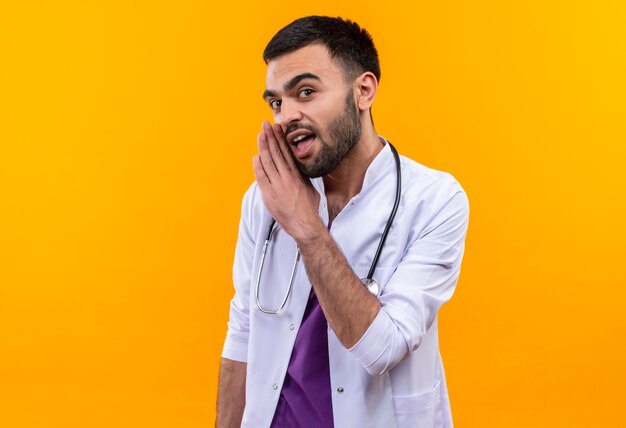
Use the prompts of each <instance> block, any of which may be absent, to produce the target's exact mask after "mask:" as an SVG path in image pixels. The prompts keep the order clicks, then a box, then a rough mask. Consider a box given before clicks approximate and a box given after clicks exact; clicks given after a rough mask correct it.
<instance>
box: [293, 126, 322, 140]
mask: <svg viewBox="0 0 626 428" xmlns="http://www.w3.org/2000/svg"><path fill="white" fill-rule="evenodd" d="M298 129H306V130H307V131H311V132H313V133H314V134H315V135H319V130H318V129H317V127H316V126H314V125H310V124H308V123H290V124H289V125H287V127H286V128H285V138H287V137H288V136H289V134H291V133H292V132H294V131H297V130H298Z"/></svg>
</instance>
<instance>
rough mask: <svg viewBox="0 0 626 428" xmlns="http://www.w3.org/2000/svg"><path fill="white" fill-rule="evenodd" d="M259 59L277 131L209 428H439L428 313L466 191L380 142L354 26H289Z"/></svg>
mask: <svg viewBox="0 0 626 428" xmlns="http://www.w3.org/2000/svg"><path fill="white" fill-rule="evenodd" d="M264 59H265V61H266V63H267V65H268V67H267V89H266V90H265V92H264V94H263V98H264V99H265V101H266V102H267V103H268V105H269V107H270V108H271V110H272V113H273V116H274V122H275V123H274V125H273V126H272V125H270V124H269V123H267V122H265V123H263V125H262V132H261V133H260V134H259V136H258V146H259V155H258V156H256V157H255V158H254V173H255V177H256V182H255V183H254V184H253V185H252V186H251V187H250V189H249V190H248V192H247V193H246V195H245V197H244V200H243V208H242V217H241V223H240V229H239V239H238V242H237V250H236V254H235V265H234V274H233V278H234V283H235V296H234V298H233V300H232V302H231V311H230V321H229V324H228V334H227V338H226V342H225V344H224V350H223V354H222V357H223V358H222V366H221V369H220V381H219V397H218V416H217V426H219V427H236V426H245V427H254V428H260V427H290V428H291V427H316V428H319V427H332V426H337V427H341V428H344V427H345V428H350V427H355V428H357V427H358V428H362V427H381V428H392V427H451V426H452V419H451V413H450V407H449V400H448V394H447V389H446V383H445V377H444V371H443V366H442V363H441V357H440V355H439V347H438V338H437V312H438V310H439V308H440V307H441V305H442V304H443V303H444V302H446V301H447V300H448V299H450V297H451V296H452V293H453V291H454V288H455V286H456V282H457V279H458V275H459V270H460V265H461V258H462V256H463V245H464V238H465V232H466V229H467V221H468V205H467V198H466V196H465V193H464V192H463V189H462V188H461V186H460V185H459V184H458V183H457V182H456V181H455V180H454V179H453V178H452V176H450V175H449V174H446V173H442V172H439V171H435V170H432V169H429V168H426V167H424V166H422V165H420V164H418V163H416V162H414V161H412V160H410V159H407V158H404V157H401V158H398V162H397V163H396V156H395V152H394V151H393V149H392V147H391V145H390V144H389V143H388V142H387V141H385V140H384V139H383V138H382V137H379V136H378V135H377V133H376V131H375V129H374V125H373V121H372V117H371V112H370V108H371V106H372V103H373V102H374V98H375V96H376V91H377V89H378V81H379V79H380V68H379V64H378V55H377V52H376V49H375V48H374V45H373V42H372V40H371V37H370V35H369V34H368V33H367V32H366V31H365V30H363V29H361V28H359V26H358V25H357V24H355V23H352V22H350V21H344V20H342V19H340V18H328V17H307V18H302V19H299V20H297V21H295V22H293V23H291V24H290V25H288V26H287V27H285V28H283V29H282V30H280V31H279V32H278V33H277V34H276V35H275V36H274V38H273V39H272V40H271V41H270V42H269V44H268V45H267V47H266V49H265V52H264ZM398 177H401V183H400V185H398V182H397V180H398ZM392 212H395V213H396V214H395V217H394V216H393V215H392ZM272 219H274V220H275V223H274V221H273V220H272ZM388 227H390V229H389V234H388V235H387V236H386V240H384V239H383V240H384V242H383V244H382V247H381V248H382V250H381V252H380V258H379V259H378V257H375V254H376V253H377V249H378V247H379V246H380V245H381V244H380V242H381V237H382V236H383V235H386V234H385V233H384V231H385V230H386V229H388ZM270 230H271V232H270ZM268 237H270V238H271V239H270V240H269V244H267V243H266V240H267V238H268ZM374 259H377V262H375V261H374ZM372 267H374V271H373V279H374V280H375V282H376V284H377V286H376V284H374V286H372V287H369V288H366V287H365V286H364V285H363V284H364V283H369V281H363V280H362V279H363V278H366V277H369V276H370V275H368V273H369V271H370V270H371V269H372Z"/></svg>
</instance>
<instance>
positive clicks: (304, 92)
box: [298, 88, 315, 98]
mask: <svg viewBox="0 0 626 428" xmlns="http://www.w3.org/2000/svg"><path fill="white" fill-rule="evenodd" d="M313 92H315V91H314V90H313V89H311V88H305V89H301V90H300V92H298V96H299V97H300V98H305V97H308V96H310V95H311V94H313Z"/></svg>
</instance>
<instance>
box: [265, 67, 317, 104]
mask: <svg viewBox="0 0 626 428" xmlns="http://www.w3.org/2000/svg"><path fill="white" fill-rule="evenodd" d="M304 79H313V80H317V81H319V82H321V81H322V79H320V78H319V76H317V75H315V74H313V73H301V74H298V75H297V76H294V77H292V78H291V79H289V81H288V82H287V83H285V84H284V85H283V89H284V90H285V91H290V90H292V89H293V88H295V87H296V85H297V84H298V83H300V82H301V81H302V80H304ZM275 96H276V92H274V91H272V90H269V89H266V90H265V91H264V92H263V99H264V100H266V99H267V98H268V97H275Z"/></svg>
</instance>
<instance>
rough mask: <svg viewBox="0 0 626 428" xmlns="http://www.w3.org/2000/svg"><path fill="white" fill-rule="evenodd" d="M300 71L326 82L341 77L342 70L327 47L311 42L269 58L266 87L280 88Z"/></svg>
mask: <svg viewBox="0 0 626 428" xmlns="http://www.w3.org/2000/svg"><path fill="white" fill-rule="evenodd" d="M302 73H312V74H315V75H316V76H318V77H319V78H320V79H321V80H322V82H328V83H330V82H331V81H334V80H337V79H341V78H342V70H341V69H340V68H339V65H338V64H337V63H336V61H333V60H332V59H331V57H330V53H329V52H328V49H327V48H326V47H325V46H323V45H320V44H313V45H308V46H305V47H303V48H300V49H298V50H296V51H293V52H290V53H287V54H284V55H281V56H279V57H277V58H274V59H273V60H271V61H270V62H269V63H268V65H267V76H266V85H267V88H272V89H280V88H282V86H283V85H284V84H285V83H286V82H287V81H289V80H290V79H291V78H292V77H294V76H297V75H299V74H302Z"/></svg>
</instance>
